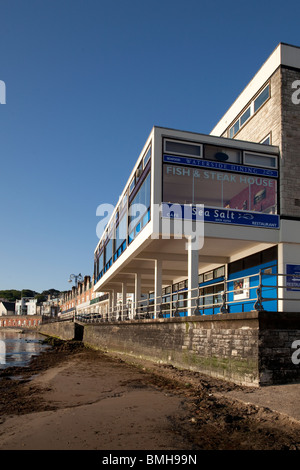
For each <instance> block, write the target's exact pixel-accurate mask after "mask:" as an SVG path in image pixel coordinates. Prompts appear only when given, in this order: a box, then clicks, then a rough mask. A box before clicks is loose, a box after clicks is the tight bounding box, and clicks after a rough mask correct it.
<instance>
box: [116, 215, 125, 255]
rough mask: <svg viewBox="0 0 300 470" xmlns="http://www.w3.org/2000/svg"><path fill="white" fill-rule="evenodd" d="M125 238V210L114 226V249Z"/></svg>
mask: <svg viewBox="0 0 300 470" xmlns="http://www.w3.org/2000/svg"><path fill="white" fill-rule="evenodd" d="M126 238H127V212H125V214H123V216H122V218H121V219H120V221H119V223H118V225H117V227H116V241H115V251H116V250H117V249H118V248H119V247H120V246H121V245H122V243H123V242H124V241H125V240H126Z"/></svg>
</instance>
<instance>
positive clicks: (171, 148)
mask: <svg viewBox="0 0 300 470" xmlns="http://www.w3.org/2000/svg"><path fill="white" fill-rule="evenodd" d="M165 151H166V152H171V153H175V154H178V155H189V156H193V157H199V158H200V157H202V145H201V144H192V143H188V142H177V141H174V140H165Z"/></svg>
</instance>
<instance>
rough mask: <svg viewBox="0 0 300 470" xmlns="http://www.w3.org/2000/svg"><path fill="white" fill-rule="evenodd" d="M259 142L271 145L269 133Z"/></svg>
mask: <svg viewBox="0 0 300 470" xmlns="http://www.w3.org/2000/svg"><path fill="white" fill-rule="evenodd" d="M260 143H261V144H264V145H271V136H270V134H269V135H268V136H267V137H265V138H264V139H263V140H262V141H261V142H260Z"/></svg>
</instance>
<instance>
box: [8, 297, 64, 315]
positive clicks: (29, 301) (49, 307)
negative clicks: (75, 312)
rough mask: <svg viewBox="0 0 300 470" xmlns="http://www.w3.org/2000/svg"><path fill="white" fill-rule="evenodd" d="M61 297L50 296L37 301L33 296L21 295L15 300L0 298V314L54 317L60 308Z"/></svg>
mask: <svg viewBox="0 0 300 470" xmlns="http://www.w3.org/2000/svg"><path fill="white" fill-rule="evenodd" d="M60 303H61V298H60V297H57V298H51V297H50V296H48V299H47V300H46V301H44V302H38V300H37V299H35V298H33V297H22V298H21V299H20V300H16V301H15V302H9V301H7V300H6V299H0V316H12V315H42V316H49V317H55V316H57V314H58V312H59V310H60Z"/></svg>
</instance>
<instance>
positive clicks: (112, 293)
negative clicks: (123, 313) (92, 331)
mask: <svg viewBox="0 0 300 470" xmlns="http://www.w3.org/2000/svg"><path fill="white" fill-rule="evenodd" d="M114 296H115V291H114V290H113V289H112V290H111V291H110V292H109V297H108V320H110V319H111V317H112V310H113V306H114Z"/></svg>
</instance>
